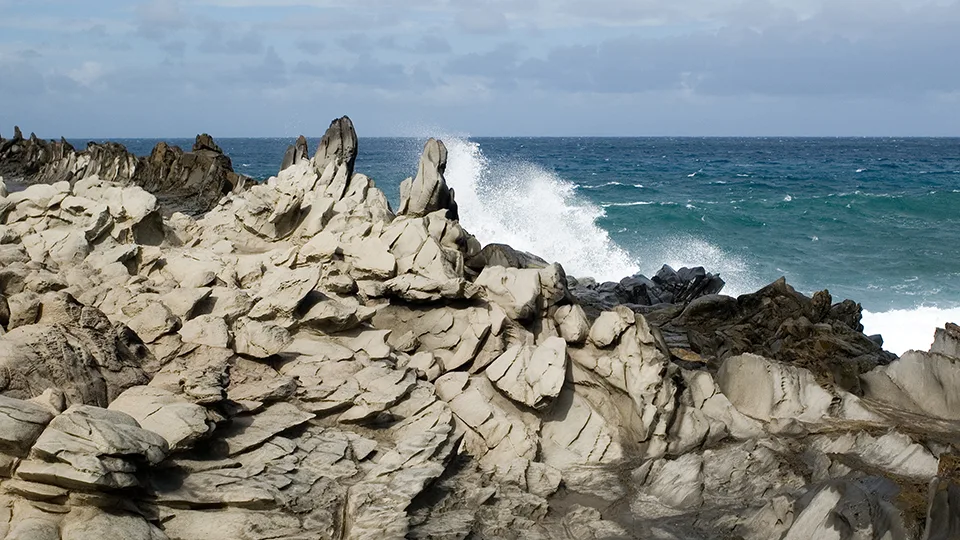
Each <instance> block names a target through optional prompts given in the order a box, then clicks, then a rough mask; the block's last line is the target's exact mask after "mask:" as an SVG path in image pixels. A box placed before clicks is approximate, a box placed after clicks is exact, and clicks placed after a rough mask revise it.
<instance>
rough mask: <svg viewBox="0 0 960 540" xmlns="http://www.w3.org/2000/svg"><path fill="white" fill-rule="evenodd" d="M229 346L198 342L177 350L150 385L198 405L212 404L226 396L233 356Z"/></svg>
mask: <svg viewBox="0 0 960 540" xmlns="http://www.w3.org/2000/svg"><path fill="white" fill-rule="evenodd" d="M235 356H236V355H235V354H234V352H233V351H232V350H230V349H218V348H214V347H207V346H205V345H199V346H196V347H195V348H190V349H189V350H187V351H182V352H180V353H179V354H178V355H177V356H176V357H175V358H173V359H171V360H170V361H169V362H167V364H166V365H164V366H163V368H162V369H160V371H159V372H158V373H157V374H156V375H155V376H154V378H153V380H151V381H150V386H151V387H157V388H162V389H164V390H167V391H168V392H171V393H173V394H177V395H182V396H183V397H184V398H186V399H187V400H188V401H190V402H193V403H197V404H199V405H212V404H215V403H219V402H221V401H223V400H224V399H225V398H226V397H227V385H228V384H229V381H230V378H229V374H228V373H229V369H230V365H231V364H232V363H233V361H234V359H235Z"/></svg>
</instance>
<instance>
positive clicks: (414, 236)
mask: <svg viewBox="0 0 960 540" xmlns="http://www.w3.org/2000/svg"><path fill="white" fill-rule="evenodd" d="M21 141H22V138H21ZM304 143H305V141H304ZM2 144H3V145H6V144H7V143H6V142H4V143H2ZM17 144H20V143H17ZM12 146H13V145H9V146H7V147H5V148H6V149H9V148H12ZM102 148H103V149H102V150H99V151H101V152H104V155H106V154H111V155H117V156H121V157H122V154H118V153H112V151H111V150H110V147H107V146H103V147H102ZM304 148H305V144H304V145H299V144H298V145H297V146H295V147H293V152H292V156H293V157H292V158H291V159H290V160H285V161H289V163H285V164H284V165H285V167H284V168H283V170H282V171H280V173H279V174H278V175H277V176H276V177H274V178H271V179H270V180H268V181H266V182H265V183H262V184H258V185H254V186H252V187H250V188H249V189H246V190H243V191H230V192H228V193H226V194H224V195H223V197H218V202H217V204H216V205H215V206H214V207H213V208H211V209H210V210H209V211H208V212H205V213H202V214H200V215H198V216H195V217H191V216H190V215H187V214H185V213H181V212H176V213H172V214H170V215H168V216H164V215H162V214H161V211H160V203H159V200H158V197H157V196H155V195H153V194H151V193H149V192H148V191H145V190H144V189H143V187H142V186H141V185H139V184H136V183H131V182H128V181H124V180H122V179H120V180H119V181H117V180H118V177H117V176H116V174H115V173H114V171H121V170H123V167H125V163H126V162H125V161H124V160H123V159H119V160H115V161H110V160H99V159H98V161H97V163H99V164H100V165H99V167H100V168H99V169H98V170H99V171H101V172H102V173H103V174H105V175H107V176H110V175H113V176H111V178H113V179H112V180H108V179H105V178H102V177H100V176H99V173H96V174H90V175H86V174H83V175H82V176H81V177H79V178H74V179H73V180H72V183H71V182H67V181H61V182H57V183H53V184H37V185H31V186H29V187H27V188H26V189H25V190H23V191H20V192H16V193H12V194H5V195H4V196H2V197H0V539H9V540H14V539H26V538H29V539H42V540H47V539H50V540H112V539H133V540H141V539H142V540H181V539H183V540H186V539H204V540H219V539H224V540H226V539H230V540H234V539H267V538H326V539H338V540H339V539H366V538H369V539H373V538H438V539H439V538H443V539H452V538H478V539H482V538H543V539H547V538H550V539H553V538H569V539H580V538H662V539H709V538H744V539H771V538H777V539H807V538H836V539H861V538H889V539H894V540H899V539H916V540H919V539H921V538H924V539H934V538H936V539H941V538H942V539H947V538H956V537H957V535H958V534H960V525H958V521H957V516H958V515H960V472H958V471H960V457H958V456H960V438H958V437H957V433H958V432H960V429H958V427H960V401H958V397H957V396H958V392H957V386H958V384H960V357H958V353H957V351H958V350H960V332H958V331H957V328H956V327H955V326H953V325H949V326H947V327H946V328H945V329H944V330H942V331H941V332H938V334H937V337H936V343H935V345H934V348H933V350H932V351H931V352H919V351H914V352H911V353H908V354H906V355H904V356H903V357H902V358H896V357H894V356H892V355H889V354H886V353H883V351H882V349H880V346H879V345H878V344H877V343H876V341H875V340H872V339H871V338H868V337H866V336H864V335H863V334H862V333H861V327H860V326H859V306H857V305H856V304H853V303H850V302H844V303H839V304H832V300H831V298H830V297H829V295H828V294H826V293H818V294H817V295H815V296H814V297H813V298H807V297H805V296H803V295H801V294H799V293H796V291H793V289H791V288H790V287H789V286H787V285H786V283H784V282H782V281H780V282H776V283H774V284H772V285H770V286H769V287H767V288H765V289H763V290H761V291H759V292H757V293H754V294H751V295H744V296H741V297H739V298H730V297H725V296H720V295H718V294H717V293H718V292H719V288H720V286H722V285H721V283H720V282H719V278H718V277H717V276H713V275H710V274H708V273H706V272H705V271H703V269H681V270H679V271H676V272H674V271H672V270H671V269H669V268H665V269H664V270H663V271H661V272H660V273H658V275H657V276H656V277H655V278H653V279H650V280H647V279H646V278H641V277H640V276H634V277H632V278H628V279H626V280H624V282H621V283H620V284H614V286H613V287H612V288H611V287H606V285H602V286H601V285H595V284H594V283H592V282H591V281H590V280H589V279H586V278H584V279H581V280H575V279H573V278H570V277H568V276H567V275H566V274H565V272H564V270H563V268H562V267H561V266H560V265H558V264H555V263H554V264H550V263H548V262H547V261H543V260H542V259H539V258H537V257H536V256H534V255H530V254H524V253H521V252H516V251H515V250H512V249H511V248H509V246H496V245H494V246H487V247H486V248H482V249H481V246H480V245H479V243H478V242H477V240H476V239H475V238H474V237H472V236H471V235H470V234H469V233H468V232H467V231H465V230H464V228H463V227H462V226H461V224H460V223H459V222H458V221H457V220H456V206H455V203H454V198H453V193H452V190H450V189H449V187H448V186H446V182H445V180H444V178H443V172H444V167H445V165H446V153H445V149H444V147H443V145H442V143H440V142H439V141H435V140H431V141H430V142H428V143H427V145H426V147H425V149H424V155H423V157H422V159H421V161H420V165H419V169H418V171H417V175H416V177H415V178H414V179H411V180H409V181H408V182H405V187H404V194H403V197H402V200H403V203H402V204H401V208H400V209H399V212H398V214H396V215H395V214H394V213H393V212H392V211H391V209H390V207H389V205H388V204H387V199H386V197H385V196H384V194H383V193H382V192H381V191H380V190H378V189H377V188H376V186H375V185H374V183H373V181H372V180H370V179H369V178H367V177H366V176H364V175H362V174H359V173H355V172H354V170H353V166H354V161H355V158H356V152H357V138H356V133H355V132H354V130H353V125H352V123H351V122H350V120H349V119H348V118H346V117H344V118H341V119H338V120H335V121H334V122H333V124H332V125H331V127H330V129H329V130H328V131H327V134H326V135H325V136H324V138H323V139H322V141H321V143H320V146H319V149H318V150H317V152H316V154H315V155H314V156H313V157H308V156H306V153H305V152H304ZM218 150H219V149H218V148H217V147H216V145H215V144H214V143H213V142H212V140H210V139H209V138H208V137H198V140H197V144H196V146H195V148H194V152H193V153H192V154H194V155H197V156H202V155H205V153H212V154H217V153H218ZM171 152H172V153H171ZM79 155H80V156H89V155H90V154H89V153H87V154H79ZM170 155H173V156H175V158H169V157H168V156H170ZM186 155H188V154H183V155H182V156H186ZM182 156H181V154H178V153H176V152H175V151H172V150H170V149H162V150H155V151H154V155H153V156H151V158H148V161H149V159H153V161H152V163H153V165H151V166H153V167H158V168H159V169H160V170H174V169H176V167H177V165H175V164H176V163H180V165H179V166H180V167H181V168H180V169H176V170H179V171H186V170H188V169H189V167H187V168H183V161H184V158H183V157H182ZM154 158H155V159H154ZM31 159H32V158H31ZM76 159H79V158H76ZM84 159H87V158H84ZM168 159H169V161H168ZM197 159H200V158H197ZM28 162H36V160H35V159H34V160H33V161H30V160H28ZM108 162H109V163H112V164H114V165H116V166H114V165H110V166H106V165H105V164H107V163H108ZM141 165H142V162H137V165H136V167H141ZM163 167H167V169H163ZM70 170H73V169H70ZM180 174H181V172H174V173H164V174H162V175H160V177H163V178H171V177H177V178H180V177H181V176H178V175H180ZM186 178H187V179H188V180H189V182H193V180H191V179H190V178H191V176H190V174H189V173H188V174H187V175H186ZM134 184H136V185H134ZM144 185H148V187H151V188H152V189H157V190H160V191H163V190H164V189H165V188H164V187H163V182H162V181H160V180H158V181H157V183H153V184H144ZM185 185H189V186H190V188H191V189H194V188H196V189H197V192H198V193H200V192H203V187H202V186H205V185H206V184H204V183H203V182H199V183H188V184H185ZM188 203H189V201H188ZM617 287H619V288H617ZM621 298H623V300H621Z"/></svg>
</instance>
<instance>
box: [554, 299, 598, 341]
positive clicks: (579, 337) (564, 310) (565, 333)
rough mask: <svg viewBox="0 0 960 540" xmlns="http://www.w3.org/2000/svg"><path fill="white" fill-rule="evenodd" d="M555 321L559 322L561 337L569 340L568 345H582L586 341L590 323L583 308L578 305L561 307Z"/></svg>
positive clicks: (555, 315)
mask: <svg viewBox="0 0 960 540" xmlns="http://www.w3.org/2000/svg"><path fill="white" fill-rule="evenodd" d="M553 319H554V320H555V321H556V322H557V327H558V329H559V330H560V336H561V337H563V339H565V340H567V343H572V344H580V343H583V342H584V341H586V339H587V335H588V334H589V332H590V322H589V321H588V320H587V315H586V313H584V312H583V308H582V307H580V306H579V305H577V304H573V305H567V306H560V307H559V308H557V311H556V313H555V314H554V315H553Z"/></svg>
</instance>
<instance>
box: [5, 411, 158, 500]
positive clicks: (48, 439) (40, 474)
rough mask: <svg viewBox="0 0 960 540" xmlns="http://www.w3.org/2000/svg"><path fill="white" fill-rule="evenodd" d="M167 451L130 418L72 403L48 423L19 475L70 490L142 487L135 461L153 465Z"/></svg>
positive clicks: (156, 437) (149, 433) (156, 438)
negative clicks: (137, 475) (72, 404)
mask: <svg viewBox="0 0 960 540" xmlns="http://www.w3.org/2000/svg"><path fill="white" fill-rule="evenodd" d="M167 452H168V446H167V442H166V441H165V440H164V439H163V437H161V436H160V435H157V434H156V433H153V432H151V431H146V430H144V429H142V428H140V425H139V424H137V421H136V420H134V419H133V418H132V417H130V416H128V415H126V414H123V413H121V412H116V411H108V410H106V409H100V408H97V407H91V406H88V405H75V406H73V407H71V408H69V409H67V410H66V411H65V412H64V413H63V414H61V415H60V416H57V417H56V418H54V419H53V421H51V422H50V424H49V425H48V426H47V428H46V429H45V430H44V431H43V433H42V434H41V435H40V438H39V439H37V442H36V443H35V444H34V445H33V449H32V450H31V452H30V459H28V460H26V461H24V462H23V463H21V464H20V467H19V468H18V469H17V476H18V477H19V478H22V479H24V480H28V481H33V482H40V483H45V484H52V485H55V486H61V487H65V488H68V489H70V488H78V489H85V488H86V489H91V488H92V489H122V488H129V487H134V486H138V485H140V483H139V480H138V479H137V477H136V475H135V473H136V471H137V467H138V465H147V466H149V465H155V464H157V463H159V462H160V461H162V460H163V459H164V458H165V457H166V455H167Z"/></svg>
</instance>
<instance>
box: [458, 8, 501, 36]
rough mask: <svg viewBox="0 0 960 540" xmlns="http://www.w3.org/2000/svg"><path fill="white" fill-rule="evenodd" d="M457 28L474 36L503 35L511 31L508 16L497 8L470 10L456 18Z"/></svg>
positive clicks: (462, 12)
mask: <svg viewBox="0 0 960 540" xmlns="http://www.w3.org/2000/svg"><path fill="white" fill-rule="evenodd" d="M456 23H457V26H459V27H460V28H461V29H463V30H464V31H466V32H470V33H472V34H501V33H503V32H506V31H507V30H509V24H508V23H507V16H506V15H505V14H504V12H503V11H498V10H497V9H496V8H491V9H484V8H483V7H476V8H469V9H465V10H463V11H461V12H460V13H459V14H458V15H457V18H456Z"/></svg>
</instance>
